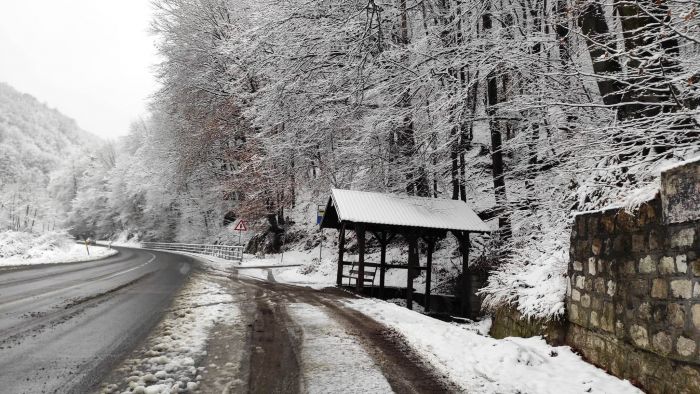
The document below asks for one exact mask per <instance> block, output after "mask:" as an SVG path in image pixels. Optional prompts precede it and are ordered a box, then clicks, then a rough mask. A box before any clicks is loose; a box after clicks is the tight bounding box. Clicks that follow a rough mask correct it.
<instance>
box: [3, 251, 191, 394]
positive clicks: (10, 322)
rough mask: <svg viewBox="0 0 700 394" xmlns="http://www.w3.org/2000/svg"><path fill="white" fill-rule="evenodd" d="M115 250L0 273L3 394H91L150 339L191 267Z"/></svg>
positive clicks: (175, 259) (180, 259) (178, 260)
mask: <svg viewBox="0 0 700 394" xmlns="http://www.w3.org/2000/svg"><path fill="white" fill-rule="evenodd" d="M120 251H121V253H120V254H119V255H117V256H114V257H110V258H107V259H103V260H99V261H93V262H85V263H75V264H60V265H42V266H31V267H13V268H4V269H2V270H0V371H2V373H0V392H3V393H5V392H6V393H17V394H19V393H37V392H88V391H90V390H91V389H93V388H95V387H96V385H98V384H99V382H100V381H101V380H102V379H103V377H104V376H105V375H106V374H107V373H109V371H110V370H111V367H112V366H113V364H114V363H115V362H117V361H119V360H120V359H121V358H123V357H124V356H125V355H126V354H128V353H129V352H130V351H131V350H132V348H133V347H134V346H135V345H136V344H137V343H139V341H140V340H141V339H143V338H144V337H145V336H146V335H148V333H149V331H150V329H151V328H152V327H153V326H154V325H155V324H156V323H157V322H158V321H159V319H160V317H161V316H162V314H163V310H164V309H165V308H167V306H168V305H169V304H170V300H171V299H172V296H173V294H174V293H175V292H176V291H177V290H178V289H179V288H180V286H181V285H182V283H183V282H184V280H185V279H186V277H187V276H188V274H189V272H190V270H191V267H192V266H193V263H192V261H191V259H189V258H188V257H185V256H173V255H170V254H164V253H158V252H148V251H142V250H135V249H120Z"/></svg>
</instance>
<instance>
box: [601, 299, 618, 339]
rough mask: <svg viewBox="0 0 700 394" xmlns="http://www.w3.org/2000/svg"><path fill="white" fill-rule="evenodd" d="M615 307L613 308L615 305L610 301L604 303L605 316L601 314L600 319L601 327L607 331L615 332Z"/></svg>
mask: <svg viewBox="0 0 700 394" xmlns="http://www.w3.org/2000/svg"><path fill="white" fill-rule="evenodd" d="M614 322H615V309H614V308H613V305H612V304H611V303H609V302H606V303H605V304H604V305H603V316H601V319H600V328H602V329H603V330H605V331H608V332H614V331H615V325H614Z"/></svg>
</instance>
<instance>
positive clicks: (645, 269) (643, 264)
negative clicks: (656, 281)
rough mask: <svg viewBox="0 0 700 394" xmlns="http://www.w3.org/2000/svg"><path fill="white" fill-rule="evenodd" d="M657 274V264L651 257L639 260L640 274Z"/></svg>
mask: <svg viewBox="0 0 700 394" xmlns="http://www.w3.org/2000/svg"><path fill="white" fill-rule="evenodd" d="M652 272H656V262H655V261H654V258H653V257H651V256H646V257H643V258H641V259H639V273H640V274H650V273H652Z"/></svg>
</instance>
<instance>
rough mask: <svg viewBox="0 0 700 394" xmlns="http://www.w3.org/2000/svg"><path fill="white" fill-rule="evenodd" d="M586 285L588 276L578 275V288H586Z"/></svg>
mask: <svg viewBox="0 0 700 394" xmlns="http://www.w3.org/2000/svg"><path fill="white" fill-rule="evenodd" d="M585 287H586V277H585V276H583V275H578V276H577V277H576V288H577V289H584V288H585Z"/></svg>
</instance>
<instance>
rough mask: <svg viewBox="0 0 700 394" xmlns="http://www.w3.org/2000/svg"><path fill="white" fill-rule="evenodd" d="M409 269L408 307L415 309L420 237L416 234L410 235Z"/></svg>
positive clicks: (407, 286)
mask: <svg viewBox="0 0 700 394" xmlns="http://www.w3.org/2000/svg"><path fill="white" fill-rule="evenodd" d="M407 238H408V270H407V272H406V278H407V283H406V307H407V308H408V309H413V279H415V270H414V268H415V267H418V238H417V237H416V236H414V235H409V236H408V237H407Z"/></svg>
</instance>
